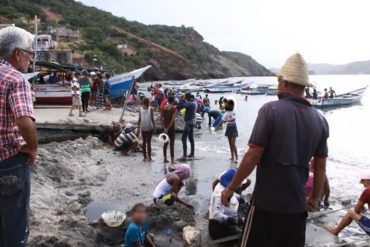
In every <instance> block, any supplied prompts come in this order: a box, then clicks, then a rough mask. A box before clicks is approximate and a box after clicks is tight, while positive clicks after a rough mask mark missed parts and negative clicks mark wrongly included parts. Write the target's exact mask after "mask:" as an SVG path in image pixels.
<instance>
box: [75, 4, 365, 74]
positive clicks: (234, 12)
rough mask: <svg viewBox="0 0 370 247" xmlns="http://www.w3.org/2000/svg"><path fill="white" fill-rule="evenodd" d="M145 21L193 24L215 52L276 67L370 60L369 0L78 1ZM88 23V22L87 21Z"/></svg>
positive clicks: (189, 25) (174, 24) (150, 22)
mask: <svg viewBox="0 0 370 247" xmlns="http://www.w3.org/2000/svg"><path fill="white" fill-rule="evenodd" d="M80 1H81V2H82V3H84V4H86V5H90V6H95V7H97V8H100V9H104V10H106V11H108V12H111V13H113V14H114V15H116V16H123V17H125V18H126V19H128V20H135V21H138V22H141V23H144V24H164V25H170V26H181V25H185V26H188V27H194V28H195V30H197V31H198V32H199V33H200V34H201V35H202V36H203V37H204V40H205V41H206V42H209V43H211V44H212V45H214V46H216V47H217V48H219V49H220V50H225V51H238V52H243V53H245V54H248V55H251V56H252V57H253V58H255V59H256V60H257V61H258V62H260V63H261V64H263V65H264V66H266V67H267V68H279V67H281V65H282V64H283V63H284V61H285V60H286V59H287V58H288V57H289V56H290V55H291V54H293V53H296V52H300V53H301V54H302V55H303V56H304V57H305V59H306V61H307V62H308V63H332V64H343V63H349V62H353V61H360V60H370V27H369V24H370V14H369V10H370V0H80ZM92 21H93V20H92Z"/></svg>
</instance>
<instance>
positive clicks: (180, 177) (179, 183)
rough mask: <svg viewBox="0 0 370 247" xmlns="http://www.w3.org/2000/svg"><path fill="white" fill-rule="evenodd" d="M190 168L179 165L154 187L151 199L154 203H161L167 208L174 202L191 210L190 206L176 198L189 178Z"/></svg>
mask: <svg viewBox="0 0 370 247" xmlns="http://www.w3.org/2000/svg"><path fill="white" fill-rule="evenodd" d="M191 174H192V173H191V168H190V166H189V165H187V164H181V165H179V166H178V167H177V168H176V170H175V171H174V172H172V173H170V174H168V175H167V176H166V177H165V178H163V179H162V180H161V182H159V184H158V185H157V186H156V187H155V190H154V193H153V197H154V203H158V202H160V201H162V202H163V203H165V204H166V205H168V206H172V205H173V204H174V202H175V201H176V202H179V203H181V204H184V205H185V206H186V207H187V208H193V206H192V205H190V204H188V203H186V202H184V201H182V200H181V199H180V198H179V197H178V193H179V191H180V190H181V189H182V187H183V186H184V180H186V179H188V178H190V177H191Z"/></svg>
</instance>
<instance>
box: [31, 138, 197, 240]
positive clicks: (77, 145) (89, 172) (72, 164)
mask: <svg viewBox="0 0 370 247" xmlns="http://www.w3.org/2000/svg"><path fill="white" fill-rule="evenodd" d="M155 148H156V147H155ZM141 160H142V156H141V154H140V153H137V154H134V155H131V156H122V155H121V154H120V153H118V152H114V151H112V148H111V147H110V146H107V145H105V144H103V143H102V142H100V141H99V140H98V139H97V138H94V137H88V138H86V139H78V140H75V141H66V142H63V143H50V144H46V145H42V146H41V147H40V149H39V157H38V165H37V167H35V168H34V169H33V173H32V195H31V212H32V213H31V227H30V232H31V235H30V241H29V245H30V246H121V244H122V241H123V230H124V226H123V227H122V228H116V229H113V228H108V227H105V226H104V225H102V224H100V223H97V222H96V221H89V219H88V218H87V217H86V216H85V211H86V206H87V205H88V203H90V202H91V201H98V202H104V203H105V204H107V203H112V205H113V204H118V203H119V204H120V205H121V207H122V210H124V211H125V212H126V211H128V210H129V209H130V208H131V207H132V206H133V205H134V204H135V203H137V202H144V203H146V204H147V205H150V204H151V203H152V201H151V200H152V199H151V198H152V195H151V194H152V192H153V191H152V188H154V187H155V185H156V184H157V182H158V181H159V180H160V179H161V178H162V177H163V169H160V170H155V169H153V167H152V166H151V165H150V164H149V163H144V162H142V161H141ZM149 211H150V212H152V214H155V215H157V216H156V217H155V215H153V217H152V222H153V223H151V222H150V224H152V226H153V227H152V230H153V231H154V233H156V232H157V233H159V234H161V233H163V232H164V230H166V228H168V227H171V228H172V229H174V242H173V243H174V244H175V243H176V239H177V240H180V237H181V232H182V228H183V227H184V226H186V225H194V223H195V222H194V213H193V212H192V211H190V210H189V209H186V208H185V207H182V206H176V207H173V208H170V209H166V210H161V209H160V208H157V209H155V208H151V209H149ZM159 216H160V217H159ZM126 221H127V220H126ZM159 230H161V231H159ZM158 239H159V240H161V239H162V240H163V241H166V240H164V239H165V237H164V236H163V235H162V236H161V235H160V236H159V238H158ZM167 241H168V240H167ZM163 246H166V245H163ZM172 246H175V245H172Z"/></svg>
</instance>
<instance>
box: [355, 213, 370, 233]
mask: <svg viewBox="0 0 370 247" xmlns="http://www.w3.org/2000/svg"><path fill="white" fill-rule="evenodd" d="M358 225H359V226H360V227H361V228H362V230H364V231H365V232H366V234H367V235H369V236H370V219H369V218H367V217H366V216H364V215H362V216H361V219H360V221H359V222H358Z"/></svg>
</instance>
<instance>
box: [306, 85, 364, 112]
mask: <svg viewBox="0 0 370 247" xmlns="http://www.w3.org/2000/svg"><path fill="white" fill-rule="evenodd" d="M366 88H367V87H363V88H360V89H357V90H354V91H351V92H348V93H344V94H340V95H337V96H336V97H334V98H320V99H318V100H309V101H310V102H311V103H312V105H313V106H314V107H315V108H333V107H341V106H351V105H355V104H359V103H361V99H362V97H363V96H364V93H365V91H366Z"/></svg>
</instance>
